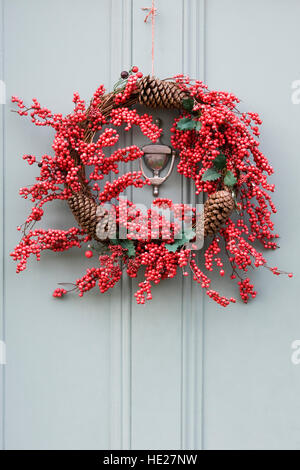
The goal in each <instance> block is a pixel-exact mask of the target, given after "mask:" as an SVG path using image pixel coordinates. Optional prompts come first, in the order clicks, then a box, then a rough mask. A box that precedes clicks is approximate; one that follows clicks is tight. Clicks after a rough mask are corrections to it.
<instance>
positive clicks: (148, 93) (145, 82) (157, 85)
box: [139, 75, 188, 109]
mask: <svg viewBox="0 0 300 470" xmlns="http://www.w3.org/2000/svg"><path fill="white" fill-rule="evenodd" d="M139 91H140V92H139V102H140V104H142V105H144V106H148V107H150V108H167V109H171V108H182V100H183V99H186V98H188V94H187V93H186V92H185V91H183V90H181V89H180V88H179V86H178V84H177V83H175V82H168V81H165V80H159V79H158V78H155V77H150V75H148V76H146V77H144V78H143V79H142V80H140V81H139Z"/></svg>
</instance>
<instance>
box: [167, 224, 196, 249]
mask: <svg viewBox="0 0 300 470" xmlns="http://www.w3.org/2000/svg"><path fill="white" fill-rule="evenodd" d="M195 236H196V234H195V232H194V231H193V230H192V229H188V230H186V231H185V232H181V234H180V238H176V239H175V240H174V242H173V243H166V244H165V247H166V248H167V250H168V251H172V253H175V251H176V250H177V248H180V247H181V246H183V245H184V244H185V243H187V242H189V241H190V240H192V239H193V238H195Z"/></svg>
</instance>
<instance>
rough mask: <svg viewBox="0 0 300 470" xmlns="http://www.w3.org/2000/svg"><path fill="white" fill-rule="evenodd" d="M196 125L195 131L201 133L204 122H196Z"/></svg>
mask: <svg viewBox="0 0 300 470" xmlns="http://www.w3.org/2000/svg"><path fill="white" fill-rule="evenodd" d="M195 123H196V126H195V129H196V131H197V132H199V131H200V130H201V127H202V122H200V121H195Z"/></svg>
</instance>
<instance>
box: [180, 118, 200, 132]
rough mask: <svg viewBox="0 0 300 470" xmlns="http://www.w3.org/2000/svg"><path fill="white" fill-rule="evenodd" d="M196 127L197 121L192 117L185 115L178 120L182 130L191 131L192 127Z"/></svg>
mask: <svg viewBox="0 0 300 470" xmlns="http://www.w3.org/2000/svg"><path fill="white" fill-rule="evenodd" d="M195 127H196V121H194V120H193V119H191V118H188V117H185V118H182V119H180V121H178V122H177V129H179V130H180V131H190V130H192V129H195Z"/></svg>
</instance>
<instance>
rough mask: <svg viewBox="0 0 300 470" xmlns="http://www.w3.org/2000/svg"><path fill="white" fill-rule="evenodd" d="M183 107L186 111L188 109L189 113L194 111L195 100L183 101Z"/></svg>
mask: <svg viewBox="0 0 300 470" xmlns="http://www.w3.org/2000/svg"><path fill="white" fill-rule="evenodd" d="M182 106H183V107H184V109H186V110H187V111H192V109H193V107H194V100H193V98H185V99H184V100H182Z"/></svg>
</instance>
